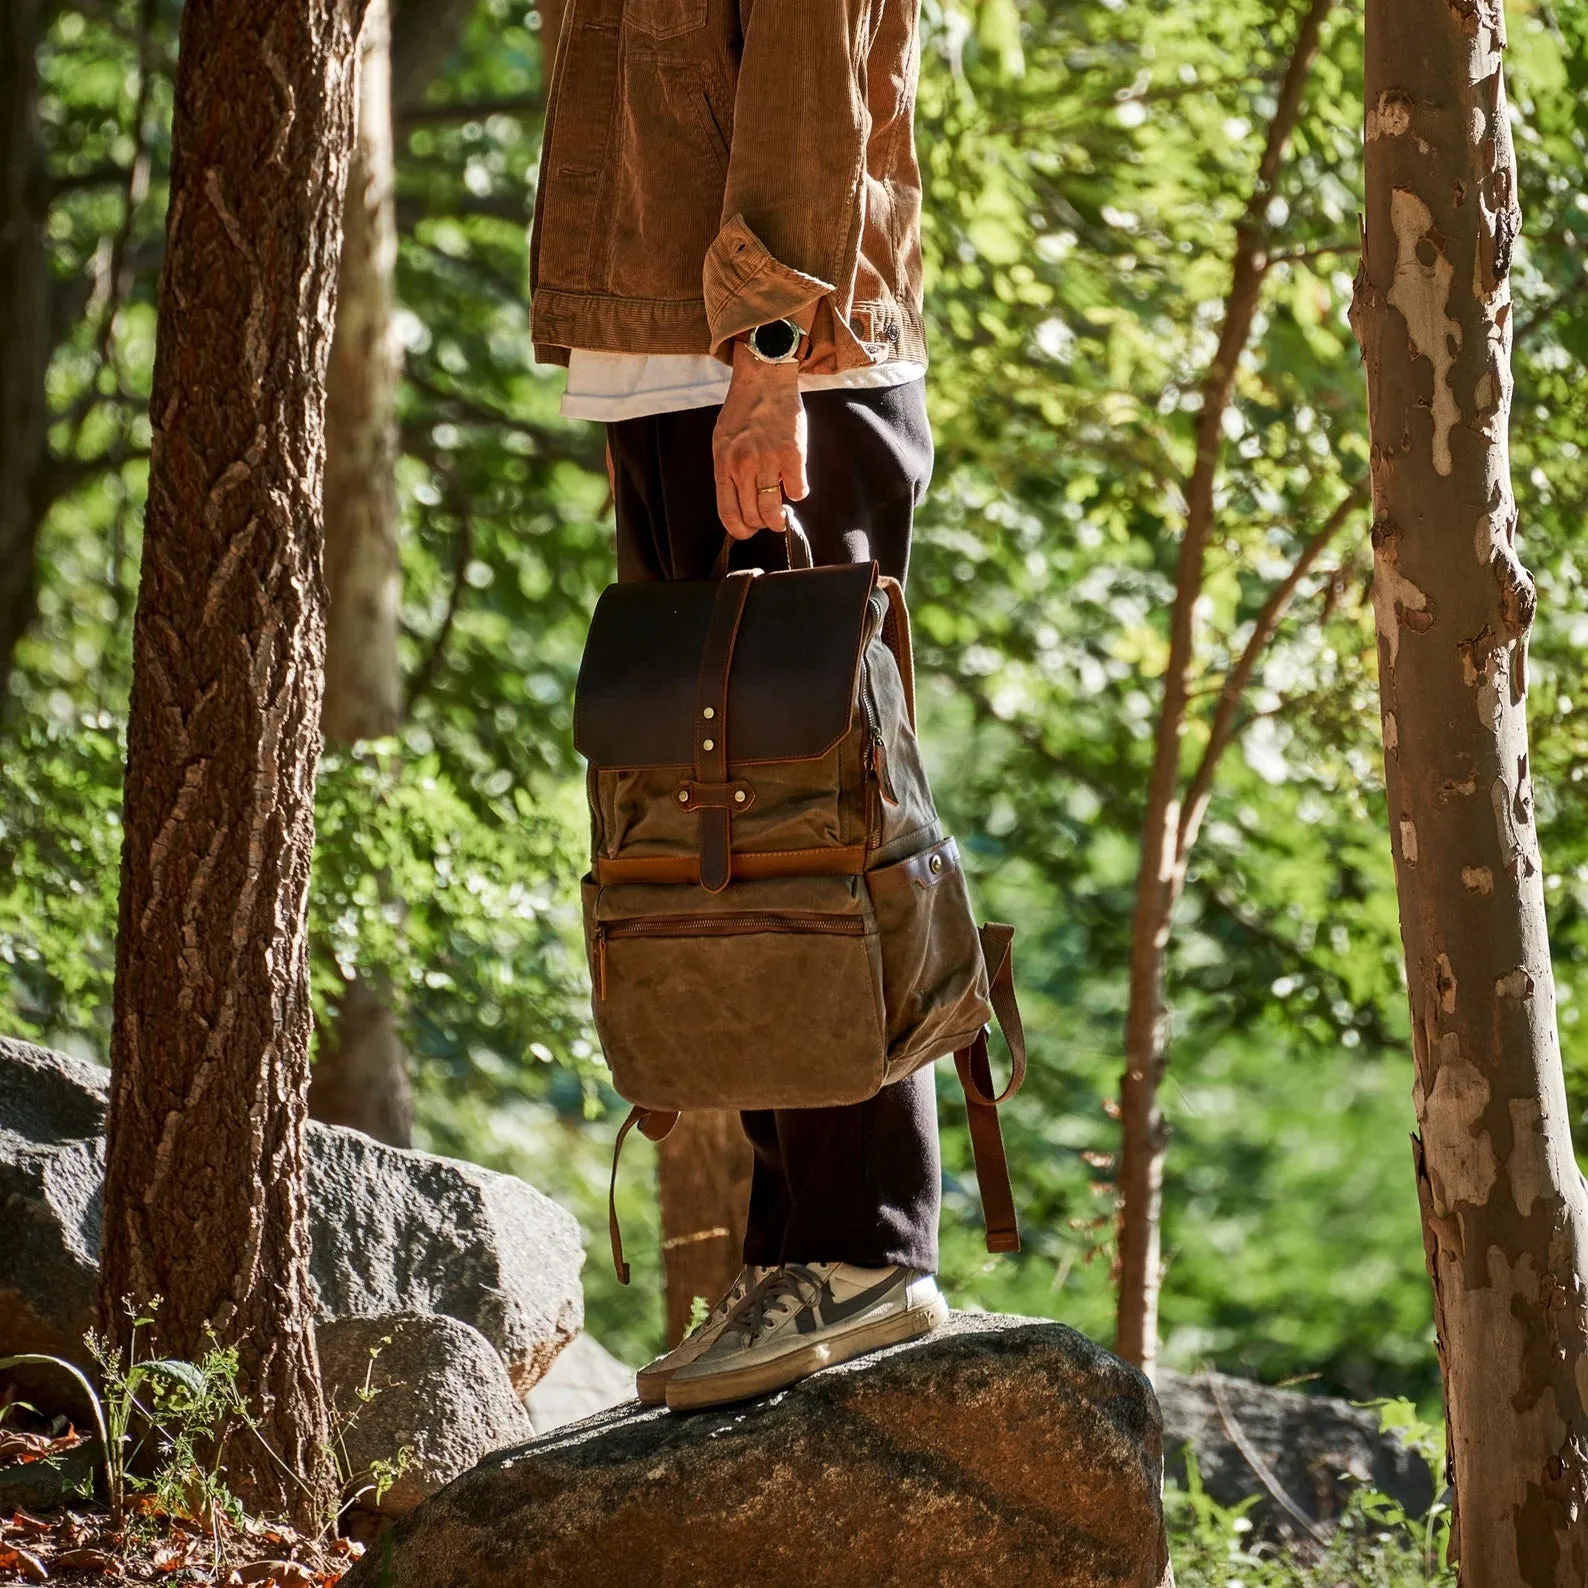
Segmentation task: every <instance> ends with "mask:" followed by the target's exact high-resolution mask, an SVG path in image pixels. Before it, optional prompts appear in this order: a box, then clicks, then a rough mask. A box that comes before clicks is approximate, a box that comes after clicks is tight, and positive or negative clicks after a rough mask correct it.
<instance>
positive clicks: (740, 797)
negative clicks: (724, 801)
mask: <svg viewBox="0 0 1588 1588" xmlns="http://www.w3.org/2000/svg"><path fill="white" fill-rule="evenodd" d="M733 803H734V804H735V805H743V804H744V790H743V789H742V788H736V789H735V790H734V791H733Z"/></svg>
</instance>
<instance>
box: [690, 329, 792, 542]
mask: <svg viewBox="0 0 1588 1588" xmlns="http://www.w3.org/2000/svg"><path fill="white" fill-rule="evenodd" d="M712 450H713V453H714V455H715V459H716V469H717V513H718V515H719V516H720V517H721V519H722V522H723V526H724V528H726V529H727V531H728V533H729V534H730V535H732V536H733V537H734V539H735V540H748V539H749V538H750V537H751V536H752V535H753V534H755V533H756V531H757V530H761V529H782V528H783V499H784V497H785V496H786V497H787V498H788V500H789V501H791V502H798V501H802V500H803V499H804V498H805V495H806V493H807V492H808V491H809V489H810V487H809V486H808V485H807V483H806V480H805V404H804V403H803V402H802V401H801V400H800V389H799V365H797V364H763V363H762V362H761V361H760V360H759V359H758V358H756V357H755V355H754V354H753V353H751V351H750V349H749V348H748V347H746V346H745V344H744V343H743V342H736V343H735V344H734V348H733V377H732V379H731V380H730V381H729V384H728V396H727V398H726V400H725V401H724V402H723V405H722V412H721V413H720V414H718V416H717V429H716V433H715V435H714V436H713V438H712Z"/></svg>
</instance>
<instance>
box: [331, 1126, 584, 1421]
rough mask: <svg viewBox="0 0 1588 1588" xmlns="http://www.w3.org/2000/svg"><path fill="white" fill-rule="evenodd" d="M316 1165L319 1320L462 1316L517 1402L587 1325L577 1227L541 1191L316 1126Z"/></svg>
mask: <svg viewBox="0 0 1588 1588" xmlns="http://www.w3.org/2000/svg"><path fill="white" fill-rule="evenodd" d="M308 1159H309V1224H310V1235H311V1237H312V1239H313V1243H314V1255H313V1259H312V1268H313V1274H314V1283H315V1286H316V1288H317V1290H318V1292H319V1300H320V1316H322V1317H333V1318H338V1317H380V1316H384V1315H388V1314H391V1313H397V1312H424V1313H439V1314H441V1315H442V1316H444V1317H448V1318H456V1319H458V1320H459V1322H461V1323H467V1324H470V1325H472V1326H473V1327H474V1328H476V1329H478V1330H479V1332H480V1333H481V1334H483V1335H484V1336H485V1338H486V1339H487V1340H489V1341H490V1342H491V1344H492V1345H493V1346H495V1347H496V1349H497V1351H498V1352H500V1353H501V1356H502V1360H503V1361H504V1362H506V1363H507V1370H508V1372H509V1373H510V1374H511V1375H512V1379H513V1385H514V1387H515V1388H516V1389H517V1391H518V1393H519V1394H520V1395H524V1394H527V1393H528V1391H529V1390H530V1389H531V1388H533V1387H534V1385H535V1384H536V1383H537V1382H538V1381H539V1380H540V1379H541V1377H542V1376H543V1375H544V1374H545V1372H546V1370H547V1369H548V1368H549V1367H550V1366H551V1364H552V1363H553V1362H554V1361H556V1359H557V1354H558V1353H559V1352H560V1351H561V1350H562V1348H563V1347H564V1346H565V1345H567V1343H568V1342H569V1341H570V1340H572V1339H573V1338H574V1336H575V1335H577V1334H578V1333H579V1331H580V1329H581V1328H582V1327H583V1324H584V1287H583V1285H582V1283H581V1282H580V1278H579V1270H580V1268H581V1267H582V1266H583V1264H584V1245H583V1242H582V1240H581V1238H580V1232H579V1225H578V1222H577V1221H576V1220H575V1219H574V1217H573V1215H572V1214H571V1213H567V1212H565V1211H564V1210H563V1209H562V1208H560V1207H559V1206H558V1205H557V1204H556V1203H555V1202H553V1201H552V1200H551V1198H550V1197H546V1196H542V1195H541V1193H540V1192H539V1191H537V1190H535V1188H534V1187H533V1186H529V1185H525V1183H524V1182H523V1181H522V1180H515V1179H514V1178H513V1177H512V1176H511V1175H505V1174H495V1173H493V1172H492V1171H491V1170H489V1169H481V1168H478V1167H477V1166H476V1165H474V1164H469V1163H459V1162H458V1161H457V1160H456V1159H453V1158H436V1157H432V1156H431V1155H430V1154H429V1153H423V1152H412V1151H409V1150H407V1149H405V1148H401V1147H387V1146H385V1145H383V1144H382V1143H381V1142H378V1141H372V1140H371V1139H370V1138H369V1137H368V1136H363V1135H360V1134H359V1132H358V1131H356V1130H345V1129H343V1128H342V1127H340V1126H337V1125H319V1124H315V1123H313V1122H311V1123H310V1126H309V1153H308Z"/></svg>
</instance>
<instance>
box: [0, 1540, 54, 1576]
mask: <svg viewBox="0 0 1588 1588" xmlns="http://www.w3.org/2000/svg"><path fill="white" fill-rule="evenodd" d="M6 1555H9V1556H10V1557H11V1558H10V1560H7V1561H3V1562H0V1563H3V1564H4V1565H7V1566H13V1567H15V1568H16V1570H17V1571H19V1572H21V1573H22V1576H23V1579H24V1581H26V1582H48V1581H49V1580H50V1574H49V1573H48V1572H47V1571H46V1570H45V1569H44V1562H43V1561H41V1560H40V1559H39V1557H38V1556H37V1555H32V1554H29V1552H28V1551H27V1550H25V1549H18V1548H16V1547H15V1546H14V1545H13V1546H12V1547H11V1548H9V1549H5V1548H0V1557H3V1556H6Z"/></svg>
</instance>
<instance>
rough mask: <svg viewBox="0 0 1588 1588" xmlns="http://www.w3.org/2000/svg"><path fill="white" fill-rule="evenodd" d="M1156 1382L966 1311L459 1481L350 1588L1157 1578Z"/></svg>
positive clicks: (1091, 1586)
mask: <svg viewBox="0 0 1588 1588" xmlns="http://www.w3.org/2000/svg"><path fill="white" fill-rule="evenodd" d="M1161 1437H1162V1435H1161V1425H1160V1422H1159V1417H1158V1408H1157V1404H1156V1402H1155V1401H1154V1399H1153V1394H1152V1388H1151V1386H1150V1385H1149V1384H1148V1382H1147V1380H1146V1379H1145V1378H1144V1377H1143V1376H1142V1375H1141V1374H1140V1373H1138V1372H1136V1370H1135V1369H1134V1368H1130V1367H1127V1366H1126V1365H1125V1364H1124V1363H1122V1362H1120V1361H1118V1360H1117V1359H1116V1358H1114V1357H1112V1356H1110V1355H1109V1354H1108V1353H1107V1352H1106V1351H1104V1350H1102V1349H1101V1348H1100V1347H1098V1346H1095V1345H1093V1344H1092V1343H1091V1342H1090V1341H1088V1340H1087V1339H1085V1338H1084V1337H1083V1336H1082V1335H1079V1334H1076V1333H1075V1332H1074V1331H1073V1330H1071V1329H1066V1328H1064V1327H1063V1326H1062V1325H1060V1324H1055V1323H1042V1322H1036V1321H1033V1320H1030V1319H1024V1318H999V1317H991V1316H988V1315H985V1314H975V1315H972V1314H959V1315H956V1317H955V1318H954V1319H952V1320H951V1321H950V1323H949V1324H948V1325H947V1326H946V1327H945V1328H943V1329H942V1330H940V1331H939V1332H938V1333H937V1334H936V1335H933V1336H932V1337H930V1338H929V1339H926V1340H919V1341H915V1342H912V1343H911V1344H908V1345H901V1346H895V1347H893V1348H891V1349H890V1350H887V1351H882V1352H878V1353H876V1354H875V1355H872V1356H868V1357H864V1358H862V1359H860V1360H859V1361H856V1362H851V1363H847V1364H845V1365H844V1366H842V1367H836V1368H829V1369H827V1370H826V1371H825V1372H823V1373H819V1374H817V1375H816V1376H815V1377H814V1378H811V1379H807V1380H806V1381H805V1382H804V1383H803V1384H799V1385H796V1386H795V1387H794V1388H793V1389H790V1390H787V1391H785V1392H784V1393H782V1394H779V1395H774V1396H771V1397H768V1398H767V1399H764V1400H760V1401H754V1402H750V1403H747V1404H746V1405H743V1406H739V1407H731V1408H728V1409H726V1410H723V1411H718V1412H699V1413H696V1414H694V1415H692V1416H678V1415H676V1414H674V1413H670V1412H667V1411H665V1410H661V1409H657V1410H648V1409H644V1408H640V1407H639V1406H637V1405H636V1406H630V1407H622V1408H619V1409H617V1410H615V1411H611V1412H607V1413H605V1414H603V1415H601V1416H598V1417H594V1418H591V1419H590V1420H589V1421H587V1422H583V1423H580V1424H579V1425H578V1426H577V1427H574V1428H568V1429H564V1430H562V1431H560V1432H558V1433H555V1434H551V1435H549V1436H547V1437H545V1438H542V1439H538V1440H536V1441H535V1442H534V1443H533V1444H530V1445H526V1446H524V1447H523V1448H521V1449H518V1450H511V1451H504V1452H502V1453H500V1454H498V1455H495V1456H492V1457H490V1458H489V1459H488V1460H486V1461H484V1462H482V1463H481V1464H480V1465H479V1466H478V1467H476V1468H475V1469H474V1470H473V1471H472V1472H468V1473H465V1474H464V1475H463V1476H462V1477H461V1478H459V1479H458V1480H457V1481H456V1482H454V1483H452V1484H449V1485H448V1486H447V1487H446V1488H445V1489H443V1490H442V1491H441V1492H440V1493H439V1494H437V1495H434V1496H433V1497H432V1498H430V1499H429V1500H427V1501H426V1502H425V1503H424V1504H423V1505H421V1506H420V1507H419V1508H418V1509H417V1510H416V1511H414V1512H413V1514H412V1515H410V1516H409V1517H407V1518H405V1519H404V1520H403V1521H402V1522H399V1523H398V1524H397V1525H396V1526H395V1527H394V1528H392V1529H391V1531H390V1532H389V1533H387V1534H385V1535H384V1536H383V1537H382V1538H381V1539H380V1541H379V1542H378V1543H377V1544H376V1545H375V1547H374V1548H373V1549H372V1550H371V1551H370V1552H369V1554H367V1555H366V1556H365V1557H364V1559H363V1560H362V1561H361V1562H360V1563H359V1564H358V1565H357V1566H355V1567H354V1568H353V1570H352V1572H351V1573H350V1574H349V1575H348V1576H347V1577H346V1578H345V1579H344V1580H343V1588H377V1585H379V1588H532V1585H539V1584H546V1583H556V1584H557V1585H558V1588H581V1585H589V1588H608V1585H610V1584H613V1583H642V1584H644V1585H645V1588H742V1585H743V1584H744V1583H746V1582H748V1581H750V1580H751V1579H752V1578H753V1579H754V1580H756V1581H761V1580H763V1579H764V1580H765V1581H767V1582H785V1581H787V1582H798V1583H800V1584H802V1585H805V1588H827V1585H831V1588H855V1585H859V1584H864V1585H867V1588H872V1585H881V1584H895V1583H896V1584H908V1585H911V1588H917V1585H927V1584H944V1585H949V1584H951V1585H953V1588H962V1585H963V1588H973V1585H978V1584H988V1585H994V1584H995V1585H997V1588H1010V1585H1011V1584H1019V1585H1021V1588H1047V1585H1054V1588H1105V1585H1107V1588H1159V1585H1164V1588H1167V1585H1169V1584H1171V1583H1172V1580H1173V1579H1172V1576H1171V1574H1170V1571H1169V1565H1168V1553H1167V1546H1166V1544H1165V1540H1164V1529H1163V1510H1162V1503H1161V1496H1160V1492H1159V1491H1160V1483H1161Z"/></svg>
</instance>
